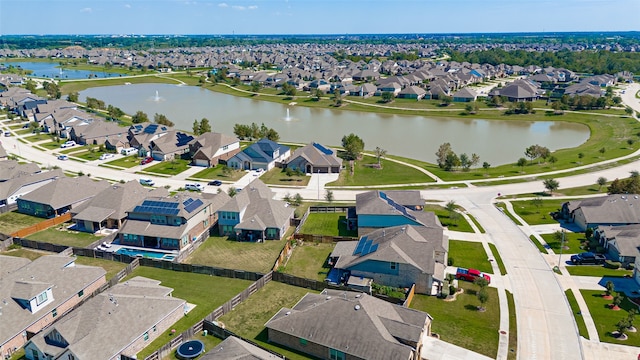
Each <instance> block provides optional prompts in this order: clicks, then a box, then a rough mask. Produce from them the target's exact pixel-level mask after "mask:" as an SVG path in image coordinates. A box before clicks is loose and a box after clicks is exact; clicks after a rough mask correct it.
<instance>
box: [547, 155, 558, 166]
mask: <svg viewBox="0 0 640 360" xmlns="http://www.w3.org/2000/svg"><path fill="white" fill-rule="evenodd" d="M557 162H558V158H557V157H555V156H553V155H551V156H549V163H550V164H551V166H552V167H553V165H554V164H555V163H557Z"/></svg>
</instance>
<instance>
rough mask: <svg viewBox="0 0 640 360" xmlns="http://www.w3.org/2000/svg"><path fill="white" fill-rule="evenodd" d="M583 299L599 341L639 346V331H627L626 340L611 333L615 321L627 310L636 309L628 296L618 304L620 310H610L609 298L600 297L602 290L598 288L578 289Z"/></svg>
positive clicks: (614, 328) (613, 329)
mask: <svg viewBox="0 0 640 360" xmlns="http://www.w3.org/2000/svg"><path fill="white" fill-rule="evenodd" d="M580 292H581V293H582V297H583V298H584V301H585V302H586V303H587V307H588V308H589V313H591V317H593V321H594V322H595V324H596V328H597V329H598V336H599V337H600V341H601V342H608V343H614V344H620V345H628V346H640V332H635V333H632V332H627V336H629V338H628V339H627V340H624V341H622V340H618V339H616V338H615V337H614V336H613V335H612V334H611V333H612V332H613V331H615V330H616V323H617V322H618V321H620V320H622V319H623V318H626V317H627V315H628V313H629V310H631V309H635V310H636V311H637V310H638V307H637V306H636V305H634V304H633V303H631V301H629V299H628V298H626V297H625V298H624V299H623V301H622V303H621V304H620V309H621V310H620V311H615V310H611V309H610V308H609V304H611V300H605V299H603V298H602V293H603V291H600V290H580Z"/></svg>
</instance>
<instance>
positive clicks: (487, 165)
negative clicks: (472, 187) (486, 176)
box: [482, 161, 491, 173]
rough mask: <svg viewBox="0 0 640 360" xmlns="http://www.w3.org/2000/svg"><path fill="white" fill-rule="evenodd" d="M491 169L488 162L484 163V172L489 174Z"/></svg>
mask: <svg viewBox="0 0 640 360" xmlns="http://www.w3.org/2000/svg"><path fill="white" fill-rule="evenodd" d="M490 167H491V164H489V163H488V162H486V161H485V162H483V163H482V168H483V169H484V172H485V173H487V172H488V171H489V168H490Z"/></svg>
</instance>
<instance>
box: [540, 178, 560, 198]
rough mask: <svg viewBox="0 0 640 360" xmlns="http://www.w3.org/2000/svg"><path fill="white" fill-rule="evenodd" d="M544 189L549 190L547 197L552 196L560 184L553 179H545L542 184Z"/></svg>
mask: <svg viewBox="0 0 640 360" xmlns="http://www.w3.org/2000/svg"><path fill="white" fill-rule="evenodd" d="M542 183H543V184H544V188H545V189H547V190H549V195H553V192H554V191H555V190H558V187H559V186H560V183H559V182H558V181H557V180H555V179H545V180H544V181H543V182H542Z"/></svg>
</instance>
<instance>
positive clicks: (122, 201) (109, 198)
mask: <svg viewBox="0 0 640 360" xmlns="http://www.w3.org/2000/svg"><path fill="white" fill-rule="evenodd" d="M168 195H169V190H167V189H165V188H162V187H161V188H156V189H149V188H146V187H144V186H142V185H140V183H139V182H138V181H134V180H131V181H129V182H126V183H124V184H119V183H116V184H113V185H111V186H109V187H107V188H106V189H104V190H102V191H101V192H99V193H98V194H96V196H94V197H93V198H91V199H89V200H87V201H85V202H84V203H82V204H80V205H78V206H77V207H75V208H73V209H71V220H72V221H73V222H74V223H75V224H76V226H75V230H78V231H86V232H91V233H94V232H96V231H100V230H102V229H119V228H120V227H121V226H122V223H123V222H124V220H125V219H126V218H127V210H129V209H131V208H133V207H134V206H135V205H136V204H138V203H139V202H141V201H143V200H144V199H145V198H146V197H148V196H162V197H165V196H168Z"/></svg>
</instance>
